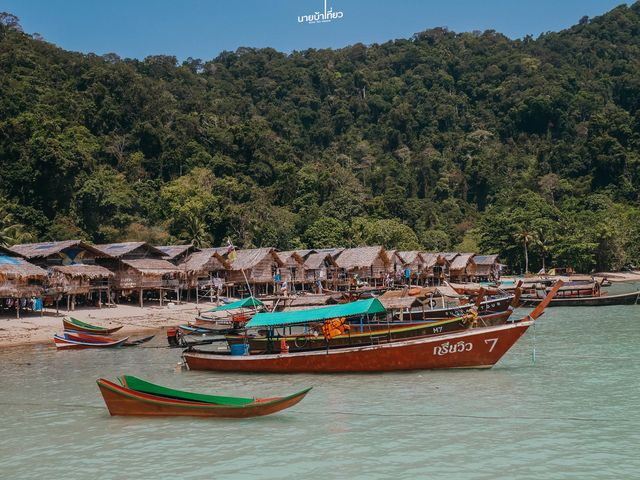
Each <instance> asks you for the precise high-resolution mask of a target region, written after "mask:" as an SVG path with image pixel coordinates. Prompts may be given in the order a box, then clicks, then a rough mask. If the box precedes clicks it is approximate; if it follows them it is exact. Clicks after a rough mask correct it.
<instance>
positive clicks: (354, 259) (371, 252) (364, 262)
mask: <svg viewBox="0 0 640 480" xmlns="http://www.w3.org/2000/svg"><path fill="white" fill-rule="evenodd" d="M378 257H380V258H381V259H382V261H383V263H384V264H385V265H388V264H389V258H388V257H387V254H386V252H385V250H384V248H382V247H381V246H375V247H357V248H347V249H345V250H343V251H342V253H340V255H339V256H338V258H337V259H336V263H337V264H338V267H340V268H344V269H346V270H351V269H354V268H367V267H370V266H371V265H373V264H374V263H375V261H376V259H377V258H378Z"/></svg>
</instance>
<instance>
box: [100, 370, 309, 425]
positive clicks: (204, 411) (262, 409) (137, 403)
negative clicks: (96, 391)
mask: <svg viewBox="0 0 640 480" xmlns="http://www.w3.org/2000/svg"><path fill="white" fill-rule="evenodd" d="M98 387H99V388H100V393H102V398H103V399H104V403H105V404H106V405H107V409H108V410H109V413H110V414H111V415H146V416H163V417H176V416H177V417H184V416H189V417H227V418H248V417H259V416H264V415H269V414H271V413H276V412H279V411H281V410H284V409H286V408H289V407H292V406H294V405H295V404H297V403H298V402H300V400H302V399H303V398H304V397H305V395H306V394H307V393H308V391H309V390H310V389H307V390H303V391H302V392H299V393H297V394H294V395H291V396H289V397H276V398H259V399H256V400H255V402H253V403H249V404H246V405H239V406H234V405H217V404H212V403H203V402H189V401H185V400H176V399H169V398H165V397H160V396H156V395H149V394H146V393H141V392H137V391H135V390H130V389H128V388H125V387H122V386H120V385H118V384H116V383H113V382H110V381H109V380H105V379H103V378H101V379H99V380H98Z"/></svg>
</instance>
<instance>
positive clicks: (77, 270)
mask: <svg viewBox="0 0 640 480" xmlns="http://www.w3.org/2000/svg"><path fill="white" fill-rule="evenodd" d="M11 250H13V251H14V252H17V253H19V254H20V255H22V256H24V257H25V258H26V259H28V260H29V261H30V262H31V263H34V264H35V265H38V266H39V267H42V268H43V269H46V270H47V272H48V274H49V279H48V285H47V293H49V294H51V295H55V296H57V297H60V296H61V297H62V298H61V299H62V301H63V304H64V303H65V301H66V305H67V310H74V309H75V305H76V303H77V302H80V303H84V304H90V305H96V306H102V304H103V303H107V304H108V303H109V301H110V299H109V297H110V289H111V280H112V278H113V277H114V274H113V272H111V271H109V270H108V269H106V268H104V267H102V266H99V265H96V259H98V258H102V257H104V256H105V255H104V254H103V253H102V252H101V251H100V250H98V249H97V248H95V247H94V246H92V245H89V244H88V243H85V242H83V241H81V240H64V241H60V242H41V243H26V244H22V245H14V246H13V247H11Z"/></svg>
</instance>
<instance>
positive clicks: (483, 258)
mask: <svg viewBox="0 0 640 480" xmlns="http://www.w3.org/2000/svg"><path fill="white" fill-rule="evenodd" d="M473 261H474V262H476V265H493V264H494V263H498V255H476V256H475V257H473Z"/></svg>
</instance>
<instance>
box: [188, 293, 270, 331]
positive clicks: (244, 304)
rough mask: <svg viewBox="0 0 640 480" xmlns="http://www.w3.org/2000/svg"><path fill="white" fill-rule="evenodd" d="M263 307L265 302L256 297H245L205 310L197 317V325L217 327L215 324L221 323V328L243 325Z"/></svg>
mask: <svg viewBox="0 0 640 480" xmlns="http://www.w3.org/2000/svg"><path fill="white" fill-rule="evenodd" d="M262 307H264V303H262V302H261V301H260V300H258V299H257V298H255V297H247V298H243V299H241V300H237V301H235V302H231V303H226V304H224V305H220V306H219V307H215V308H212V309H210V310H207V311H206V312H203V313H202V314H201V315H199V316H198V317H196V325H198V324H202V325H208V326H209V328H215V327H214V326H215V325H220V326H221V328H229V326H233V325H236V326H238V325H243V324H245V323H247V322H248V321H249V320H250V319H251V317H252V316H253V315H254V314H255V313H256V312H257V311H258V310H259V309H261V308H262ZM207 314H210V315H207Z"/></svg>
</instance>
